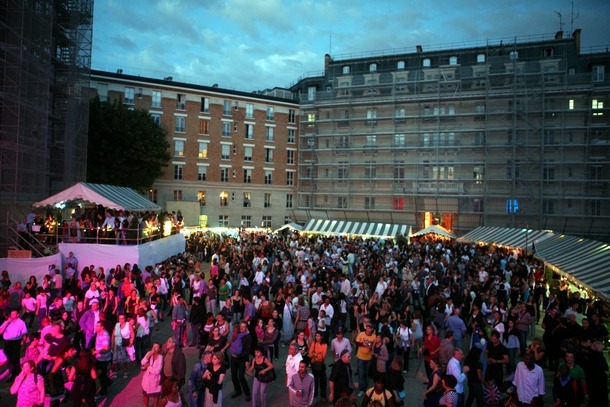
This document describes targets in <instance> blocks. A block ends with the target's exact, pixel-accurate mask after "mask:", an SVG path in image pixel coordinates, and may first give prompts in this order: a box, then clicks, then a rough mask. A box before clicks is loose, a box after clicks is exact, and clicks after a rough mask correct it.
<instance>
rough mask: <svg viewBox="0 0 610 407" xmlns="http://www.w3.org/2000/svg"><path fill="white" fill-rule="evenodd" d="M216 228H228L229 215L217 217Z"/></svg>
mask: <svg viewBox="0 0 610 407" xmlns="http://www.w3.org/2000/svg"><path fill="white" fill-rule="evenodd" d="M225 206H226V205H225ZM218 226H219V227H221V228H226V227H229V215H218Z"/></svg>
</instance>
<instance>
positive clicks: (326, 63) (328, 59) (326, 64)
mask: <svg viewBox="0 0 610 407" xmlns="http://www.w3.org/2000/svg"><path fill="white" fill-rule="evenodd" d="M332 62H333V57H331V56H330V54H326V55H324V73H327V72H328V68H329V66H330V64H331V63H332Z"/></svg>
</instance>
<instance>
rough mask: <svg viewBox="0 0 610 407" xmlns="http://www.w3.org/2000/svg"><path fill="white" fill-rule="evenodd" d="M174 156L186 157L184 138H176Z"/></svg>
mask: <svg viewBox="0 0 610 407" xmlns="http://www.w3.org/2000/svg"><path fill="white" fill-rule="evenodd" d="M174 157H184V140H174Z"/></svg>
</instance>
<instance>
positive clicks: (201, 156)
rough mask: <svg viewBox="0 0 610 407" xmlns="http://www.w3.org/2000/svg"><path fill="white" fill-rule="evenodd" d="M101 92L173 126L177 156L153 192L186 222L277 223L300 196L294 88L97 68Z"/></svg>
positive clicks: (95, 81) (95, 83)
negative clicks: (200, 82)
mask: <svg viewBox="0 0 610 407" xmlns="http://www.w3.org/2000/svg"><path fill="white" fill-rule="evenodd" d="M91 86H92V88H93V89H94V90H95V93H96V94H97V95H98V96H99V97H100V99H101V100H108V101H120V102H122V103H124V104H126V105H128V106H132V107H133V108H135V109H143V110H147V111H148V112H149V113H150V115H151V116H152V118H153V119H154V120H155V121H156V122H157V123H158V124H159V125H160V126H162V127H163V128H165V129H166V130H167V132H168V137H169V140H168V141H169V143H170V145H171V151H170V154H171V156H172V159H171V162H170V163H169V165H168V167H167V168H166V171H165V174H164V176H162V177H161V178H160V179H158V180H157V181H156V182H155V184H154V186H153V187H152V189H151V190H150V191H149V199H150V200H152V201H153V202H156V203H158V204H159V205H160V206H161V207H163V208H165V209H166V210H168V211H176V212H177V211H178V210H180V212H181V213H182V215H183V217H184V221H185V224H186V225H187V226H208V227H217V226H227V227H241V226H243V227H267V228H278V227H280V226H282V225H284V224H285V223H287V222H291V221H292V209H293V205H294V203H295V201H296V199H295V192H296V185H297V161H296V160H297V156H298V149H297V139H298V123H299V122H298V120H299V106H298V103H297V102H296V100H293V99H292V93H291V92H288V91H286V90H281V89H274V90H270V91H267V92H265V94H262V93H246V92H238V91H231V90H226V89H221V88H218V87H214V86H212V87H206V86H196V85H190V84H185V83H179V82H174V81H173V80H171V78H165V79H163V80H158V79H152V78H143V77H139V76H130V75H124V74H122V73H120V71H119V73H108V72H102V71H92V73H91Z"/></svg>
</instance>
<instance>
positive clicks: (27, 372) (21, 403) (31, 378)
mask: <svg viewBox="0 0 610 407" xmlns="http://www.w3.org/2000/svg"><path fill="white" fill-rule="evenodd" d="M10 392H11V394H16V395H17V404H16V405H15V407H31V406H33V405H43V404H44V398H45V394H44V379H43V377H42V376H41V375H39V374H38V373H36V364H35V363H34V361H32V360H28V361H26V362H24V363H23V365H22V366H21V373H19V374H18V375H17V377H15V381H14V382H13V384H12V385H11V389H10Z"/></svg>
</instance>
